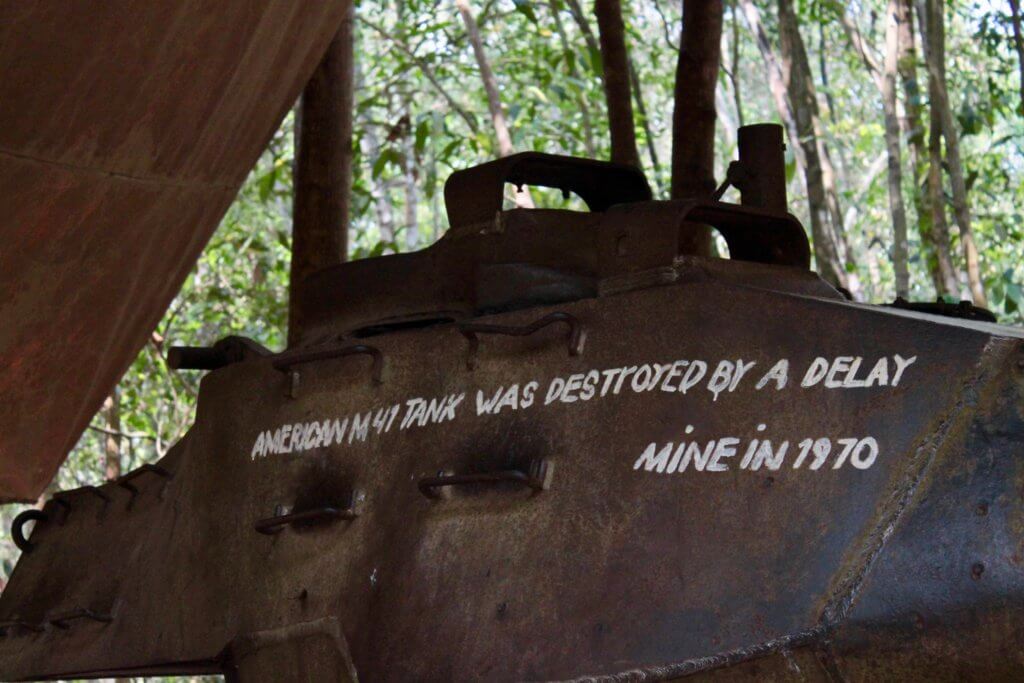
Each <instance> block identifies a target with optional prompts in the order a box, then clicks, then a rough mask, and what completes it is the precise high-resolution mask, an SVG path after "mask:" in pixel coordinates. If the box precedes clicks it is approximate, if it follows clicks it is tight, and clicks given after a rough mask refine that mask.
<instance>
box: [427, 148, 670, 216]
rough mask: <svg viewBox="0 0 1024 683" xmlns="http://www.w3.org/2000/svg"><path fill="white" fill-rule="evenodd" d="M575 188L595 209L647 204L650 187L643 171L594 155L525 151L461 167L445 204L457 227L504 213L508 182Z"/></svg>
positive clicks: (450, 178)
mask: <svg viewBox="0 0 1024 683" xmlns="http://www.w3.org/2000/svg"><path fill="white" fill-rule="evenodd" d="M506 182H508V183H512V184H513V185H516V186H521V185H535V186H540V187H552V188H557V189H560V190H562V192H566V191H570V190H571V191H572V192H575V193H576V194H577V195H579V196H580V198H582V199H583V201H584V202H586V204H587V207H589V208H590V210H591V211H605V210H606V209H608V207H610V206H612V205H614V204H624V203H629V202H646V201H650V199H651V188H650V186H649V185H648V184H647V179H646V178H645V177H644V174H643V171H641V170H639V169H638V168H635V167H634V166H629V165H625V164H616V163H611V162H608V161H595V160H593V159H579V158H575V157H566V156H559V155H555V154H543V153H541V152H521V153H519V154H513V155H511V156H507V157H503V158H501V159H496V160H494V161H489V162H487V163H485V164H480V165H479V166H474V167H473V168H467V169H464V170H462V171H456V172H455V173H452V174H451V175H450V176H448V180H447V181H446V182H445V184H444V204H445V208H446V209H447V211H448V224H449V225H450V226H451V227H452V228H456V229H457V228H459V227H460V226H468V225H473V224H475V223H479V222H482V221H490V220H493V219H494V215H495V214H496V213H497V212H499V211H501V207H502V198H503V196H504V189H505V183H506Z"/></svg>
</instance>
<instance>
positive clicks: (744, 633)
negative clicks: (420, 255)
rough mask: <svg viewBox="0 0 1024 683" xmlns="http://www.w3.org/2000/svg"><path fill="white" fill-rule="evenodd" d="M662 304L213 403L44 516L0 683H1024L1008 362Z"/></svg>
mask: <svg viewBox="0 0 1024 683" xmlns="http://www.w3.org/2000/svg"><path fill="white" fill-rule="evenodd" d="M660 273H661V274H660V280H659V284H658V285H657V286H650V283H649V282H646V281H645V280H644V279H643V278H640V279H637V280H636V283H635V284H634V285H633V286H625V287H621V288H620V289H619V290H617V291H615V292H614V293H612V292H606V293H604V294H601V295H598V296H595V297H593V298H588V299H583V300H578V301H566V302H563V303H560V304H557V305H554V306H547V307H534V308H529V309H525V310H519V311H514V312H508V313H502V314H498V315H493V316H487V317H485V318H477V319H474V320H472V321H471V322H472V325H478V324H479V323H481V322H486V323H488V324H490V325H501V326H506V327H511V328H513V329H518V330H519V331H522V330H523V329H525V328H530V324H531V323H534V322H536V321H545V320H547V321H549V322H550V324H548V325H545V326H542V327H539V328H538V329H536V331H534V332H533V333H531V334H523V335H520V336H512V335H508V334H499V333H495V332H498V331H500V329H498V330H496V329H493V328H492V329H487V328H480V327H476V328H474V327H473V326H472V325H467V324H466V321H463V322H462V324H461V331H460V325H459V324H444V325H436V326H432V327H426V328H422V329H408V330H402V331H395V332H391V333H388V334H380V335H377V336H373V337H370V338H366V339H362V340H358V341H359V342H360V343H361V344H362V345H363V346H365V347H368V349H364V350H362V351H358V352H353V353H350V354H347V355H344V356H340V357H336V358H329V357H327V358H325V357H324V356H327V355H330V354H327V353H324V354H320V356H319V359H317V360H307V358H308V357H309V354H308V353H307V356H306V357H299V356H296V351H292V352H289V354H290V355H285V356H283V357H273V356H263V357H261V356H259V355H258V354H256V355H253V356H251V357H249V358H247V359H246V360H244V361H243V362H237V363H234V364H231V365H229V366H227V367H224V368H222V369H219V370H216V371H215V372H212V373H211V374H209V375H208V376H207V377H206V378H205V379H204V381H203V383H202V391H201V396H200V404H199V410H198V415H197V419H196V425H195V426H194V427H193V429H192V430H191V431H190V433H189V434H188V436H187V437H186V439H185V440H184V441H183V442H182V443H180V444H179V445H178V446H177V447H176V448H175V449H174V450H173V451H172V453H171V454H170V455H168V457H167V458H166V459H165V460H164V461H163V462H162V463H161V467H162V468H164V469H163V470H162V471H159V472H157V471H150V472H146V473H143V474H141V475H140V476H138V477H135V478H134V479H132V480H131V482H129V483H132V484H134V488H135V489H136V491H134V492H133V491H132V490H130V488H126V487H124V486H119V485H117V484H109V485H107V486H104V487H102V488H101V489H100V492H101V493H103V496H100V495H97V492H96V491H92V490H78V491H72V492H66V493H65V494H63V500H64V501H65V504H61V503H58V502H51V503H49V504H48V506H47V508H46V511H47V513H48V514H49V515H50V518H49V520H48V521H46V522H42V523H39V524H38V525H37V527H36V528H35V529H34V530H33V531H32V534H31V537H30V539H29V541H30V542H31V544H32V545H33V546H34V548H33V549H32V551H31V552H29V553H26V554H25V555H24V556H23V557H22V559H21V561H20V562H19V565H18V567H17V569H16V570H15V572H14V575H13V576H12V579H11V582H10V585H9V586H8V588H7V590H6V591H5V592H4V593H3V595H2V597H0V618H2V619H4V620H7V621H6V622H5V628H4V634H5V635H4V637H3V638H0V675H2V676H3V677H4V678H10V679H30V678H37V677H43V676H49V677H60V676H69V675H71V674H93V675H98V674H100V673H111V672H119V671H120V672H124V671H132V672H174V671H182V670H191V671H202V670H206V671H224V672H227V673H229V674H230V675H232V676H237V677H238V678H240V679H242V680H325V679H332V678H333V679H338V680H346V679H351V678H354V677H355V676H356V675H358V676H359V677H360V678H362V680H364V681H378V680H380V681H407V680H467V681H468V680H482V679H486V680H510V681H512V680H566V679H578V678H587V679H602V678H606V677H607V678H615V679H617V680H618V679H621V680H668V679H673V678H678V677H683V676H687V675H703V676H707V677H712V678H719V677H725V678H731V677H755V678H770V677H775V678H777V679H798V678H804V679H809V680H836V679H839V680H864V679H878V678H888V679H893V680H896V679H901V680H902V679H906V678H927V679H930V680H934V679H947V680H953V679H957V680H963V679H975V680H993V679H999V678H1011V677H1019V676H1021V675H1022V674H1024V619H1022V618H1021V617H1022V616H1024V615H1022V612H1024V566H1022V563H1021V561H1022V557H1024V502H1022V495H1024V460H1022V458H1021V457H1020V455H1019V454H1020V453H1021V443H1020V442H1021V439H1022V437H1024V423H1022V415H1021V405H1022V404H1021V390H1022V381H1024V371H1022V367H1024V349H1022V347H1021V340H1020V335H1019V333H1018V332H1016V331H1014V330H1010V329H1008V328H1001V327H997V326H994V325H986V324H978V323H967V322H959V321H950V320H943V319H939V318H936V317H932V316H923V315H917V314H914V313H909V312H902V311H895V310H891V309H880V308H872V307H867V306H859V305H855V304H850V303H847V302H844V301H841V300H838V299H836V298H829V297H828V296H827V292H826V290H827V288H824V287H822V286H820V283H818V282H817V280H816V278H815V277H814V276H813V275H811V274H809V273H806V272H805V271H798V270H795V269H791V268H780V267H772V266H762V265H755V264H748V263H740V262H719V261H702V260H698V259H686V260H683V261H681V262H678V263H677V264H676V266H675V267H674V268H672V269H670V270H665V269H662V270H661V271H660ZM766 282H771V283H773V284H771V285H770V286H768V285H766V284H765V283H766ZM641 283H643V284H641ZM552 314H563V315H558V316H555V317H554V318H550V317H548V316H551V315H552ZM474 330H476V331H474ZM505 331H506V332H507V331H509V330H505ZM332 345H333V346H332ZM351 345H352V340H347V341H341V342H324V344H323V345H322V346H320V347H317V348H320V349H321V350H328V351H329V350H330V349H331V348H336V349H337V348H347V347H349V346H351ZM298 351H300V352H301V351H303V350H302V349H299V350H298ZM305 351H306V352H308V351H309V349H306V350H305ZM781 361H786V363H785V364H783V363H781ZM701 364H704V370H703V371H701ZM275 365H276V366H277V367H275ZM374 368H376V370H379V377H378V379H379V381H375V372H374ZM738 368H743V370H742V373H741V374H739V376H738V373H739V372H740V371H739V370H738ZM595 373H596V378H595ZM416 399H420V400H422V401H423V404H422V410H421V409H420V405H421V404H420V403H419V402H417V400H416ZM313 425H316V426H313ZM296 433H298V434H299V436H297V437H296V436H294V435H295V434H296ZM755 441H756V442H755ZM768 441H770V442H771V443H770V445H767V446H766V445H765V444H766V443H767V442H768ZM712 442H713V443H712ZM681 443H682V444H685V446H684V447H683V448H680V444H681ZM709 444H711V445H709ZM752 444H753V445H752ZM784 444H785V446H783V445H784ZM691 446H692V447H691ZM453 475H455V476H454V478H453ZM105 498H106V499H105ZM296 513H301V515H300V517H298V518H289V517H282V516H283V515H287V514H296ZM255 527H259V528H260V529H261V530H262V531H263V532H266V533H259V532H258V531H257V530H256V528H255ZM78 608H87V609H88V610H91V616H89V615H87V616H81V617H79V618H76V619H74V620H70V621H65V622H64V623H58V624H54V623H52V621H53V618H54V615H58V616H59V615H61V614H63V613H67V611H68V610H74V609H78ZM97 616H100V617H104V619H97V618H95V617H97ZM106 617H109V620H107V619H106ZM58 621H60V620H59V619H58ZM37 628H38V629H40V630H38V631H37V630H36V629H37Z"/></svg>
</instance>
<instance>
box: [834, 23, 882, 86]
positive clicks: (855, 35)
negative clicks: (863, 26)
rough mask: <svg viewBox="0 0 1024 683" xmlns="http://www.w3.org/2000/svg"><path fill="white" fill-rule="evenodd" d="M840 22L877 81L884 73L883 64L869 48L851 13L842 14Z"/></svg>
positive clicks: (851, 43)
mask: <svg viewBox="0 0 1024 683" xmlns="http://www.w3.org/2000/svg"><path fill="white" fill-rule="evenodd" d="M840 23H842V25H843V30H845V31H846V37H847V39H849V41H850V45H851V46H852V47H853V49H854V50H855V51H856V52H857V54H858V55H859V56H860V58H861V60H862V61H863V62H864V66H866V67H867V68H868V71H870V72H871V77H872V78H874V79H875V81H877V80H878V79H879V77H880V76H881V74H882V65H881V64H879V63H878V57H876V56H875V55H873V54H872V53H871V51H870V50H869V49H868V46H867V45H866V44H865V43H864V38H863V36H861V34H860V29H859V28H857V25H856V24H855V23H853V19H851V18H850V15H848V14H847V13H846V12H843V13H842V14H840Z"/></svg>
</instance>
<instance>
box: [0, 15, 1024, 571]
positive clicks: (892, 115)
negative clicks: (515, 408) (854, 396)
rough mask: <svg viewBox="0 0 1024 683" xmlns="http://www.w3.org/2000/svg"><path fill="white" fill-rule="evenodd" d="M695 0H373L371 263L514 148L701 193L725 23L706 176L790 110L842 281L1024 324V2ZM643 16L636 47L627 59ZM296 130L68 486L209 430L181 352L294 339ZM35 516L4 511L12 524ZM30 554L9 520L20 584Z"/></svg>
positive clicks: (265, 162) (362, 191) (361, 212)
mask: <svg viewBox="0 0 1024 683" xmlns="http://www.w3.org/2000/svg"><path fill="white" fill-rule="evenodd" d="M685 4H686V5H687V6H688V10H690V12H691V14H693V8H692V6H695V5H699V6H700V9H699V10H697V12H696V16H695V17H693V16H690V15H688V21H694V22H708V21H710V22H711V25H710V26H709V27H708V26H704V25H701V26H700V30H699V31H697V32H696V34H697V36H696V38H694V33H695V32H694V31H693V30H692V28H693V25H691V31H690V38H687V37H686V34H685V32H683V35H682V36H681V27H682V26H683V7H684V3H683V2H680V1H679V0H675V1H671V0H621V2H620V1H619V0H598V2H597V3H596V5H597V7H596V10H597V11H595V7H593V6H590V5H583V4H582V3H581V2H580V0H538V1H534V2H531V1H529V0H454V1H453V2H452V3H450V4H449V3H447V2H444V1H442V2H438V1H437V0H362V1H361V2H359V3H357V6H356V9H355V18H354V22H353V24H352V26H353V36H354V45H355V47H354V51H355V55H356V57H355V69H354V90H353V92H354V114H353V122H352V133H353V148H352V152H353V155H354V156H353V165H352V189H351V199H350V206H349V228H348V240H347V252H348V254H347V256H348V258H349V259H359V258H367V257H371V256H377V255H381V254H387V253H395V252H404V251H412V250H416V249H421V248H423V247H425V246H427V245H429V244H430V243H432V242H433V241H435V240H436V239H438V238H439V237H440V236H441V235H442V234H443V233H444V231H445V229H446V228H447V224H446V215H445V210H444V204H443V197H442V192H441V190H442V188H443V184H444V180H445V178H446V177H447V176H448V175H449V174H450V173H451V172H452V171H454V170H458V169H462V168H467V167H469V166H472V165H474V164H478V163H481V162H483V161H487V160H490V159H493V158H495V157H498V156H503V155H506V154H509V153H511V152H513V151H526V150H536V151H543V152H550V153H558V154H570V155H575V156H586V157H593V158H602V159H607V158H615V159H617V160H620V161H625V162H627V163H638V164H639V165H640V166H641V168H642V169H643V170H644V172H645V173H646V174H647V177H648V179H649V181H650V183H651V186H652V188H653V190H654V192H655V195H656V197H658V198H668V197H669V196H679V194H680V192H681V191H682V190H681V188H680V185H681V184H683V183H682V181H681V177H683V174H681V173H680V168H682V167H681V166H680V164H681V162H684V161H685V160H681V158H680V155H679V151H678V150H679V146H680V145H681V144H683V143H684V142H685V141H686V135H687V133H688V131H689V128H687V129H685V130H682V131H679V132H677V135H676V136H675V137H676V146H677V149H676V153H675V154H674V153H673V108H674V103H675V102H676V95H677V94H678V95H679V96H680V97H684V98H685V97H688V96H689V94H688V91H687V88H688V87H690V86H691V85H693V83H692V81H691V82H687V81H685V79H684V82H681V83H680V82H677V78H676V71H677V70H676V66H677V63H685V56H686V54H687V52H688V50H689V52H690V53H694V52H696V53H698V54H699V52H700V50H702V49H704V50H706V49H707V45H706V44H700V41H704V42H705V43H706V40H707V38H708V37H709V36H710V37H712V38H716V37H718V31H719V30H720V50H721V51H720V64H719V68H718V69H717V70H714V71H712V72H711V74H710V75H709V76H707V78H706V80H707V83H706V84H705V85H706V86H707V85H710V88H708V87H705V88H704V89H703V93H698V95H697V96H698V97H704V98H706V99H707V100H708V104H710V102H712V101H713V103H714V108H715V110H716V111H717V123H716V125H715V128H714V138H713V142H714V146H713V169H708V173H709V174H710V175H708V174H705V176H707V177H699V178H696V181H699V182H703V183H704V184H705V185H706V184H707V183H708V182H710V181H711V180H713V179H717V180H718V181H721V179H722V178H723V177H724V171H725V168H726V167H727V165H728V163H729V161H730V160H732V159H734V158H735V155H736V146H735V143H736V128H737V127H738V126H740V125H743V124H749V123H754V122H778V123H782V124H783V125H784V126H785V128H786V131H787V156H786V160H787V178H788V190H789V197H790V210H791V211H792V212H793V213H794V214H796V215H797V217H798V218H800V220H801V221H803V223H804V225H805V226H807V228H808V232H809V236H810V237H811V239H812V244H813V251H814V258H815V267H816V269H817V270H818V271H819V272H821V274H822V276H823V277H825V279H827V280H829V281H830V282H832V283H833V284H836V285H837V286H841V287H843V288H845V289H847V290H848V291H849V292H850V293H851V294H852V296H853V297H854V298H855V299H857V300H860V301H868V302H874V303H887V302H892V301H893V300H894V298H896V297H897V296H901V297H903V298H907V299H910V300H918V301H934V300H935V299H936V297H939V298H942V299H944V300H947V301H951V302H956V301H960V300H968V301H972V302H973V303H975V304H977V305H981V306H985V307H987V308H989V309H990V310H992V311H993V313H995V314H996V315H997V316H998V318H999V320H1000V322H1003V323H1007V324H1020V323H1021V322H1024V313H1022V310H1024V288H1022V285H1024V263H1022V254H1024V239H1022V234H1021V231H1022V228H1021V209H1020V207H1018V205H1017V202H1018V200H1019V199H1020V198H1022V197H1024V155H1022V145H1024V135H1022V133H1024V38H1022V35H1021V17H1020V9H1019V0H992V1H983V0H955V1H949V2H942V1H941V0H860V1H854V2H849V3H847V2H840V1H838V0H724V1H723V0H707V2H706V3H696V2H693V0H688V1H687V2H686V3H685ZM708 8H710V9H711V11H712V14H713V16H710V18H709V17H708V16H707V15H706V14H705V12H704V10H706V9H708ZM619 16H621V20H622V21H621V24H620V25H619V26H620V28H621V29H622V30H621V34H620V35H619V38H621V40H620V41H619V44H620V45H624V47H625V52H624V53H623V52H622V51H619V52H618V53H616V52H615V51H614V49H613V50H612V51H611V52H609V45H608V43H607V41H608V39H609V32H611V36H612V38H615V35H614V33H615V30H616V25H617V20H618V17H619ZM719 17H720V25H718V22H719ZM687 40H690V41H691V44H690V45H687V44H686V41H687ZM694 40H697V43H693V42H692V41H694ZM681 41H683V47H684V49H683V52H684V61H683V62H680V44H681ZM613 47H614V46H613ZM681 73H682V72H681ZM699 77H700V74H696V75H695V76H694V78H697V79H698V80H699ZM695 87H698V88H699V87H700V84H699V83H697V85H696V86H695ZM295 121H296V116H295V112H294V111H293V112H292V113H291V114H289V115H288V116H287V117H286V119H285V120H284V122H283V123H282V125H281V127H280V129H279V130H278V131H277V132H276V134H275V135H274V137H273V139H272V140H271V141H270V144H269V145H268V146H267V149H266V150H265V152H264V153H263V155H262V156H261V158H260V160H259V162H258V163H257V165H256V167H255V168H254V169H253V170H252V172H251V174H250V176H249V178H248V180H247V181H246V183H245V185H244V186H243V188H242V190H241V191H240V192H239V194H238V197H237V198H236V200H235V202H234V204H233V205H232V206H231V208H230V210H229V211H228V213H227V215H226V216H225V217H224V219H223V221H222V222H221V225H220V227H219V229H218V230H217V232H216V234H215V235H214V237H213V238H212V240H211V241H210V243H209V244H208V245H207V247H206V249H205V251H204V252H203V254H202V257H201V258H200V259H199V261H198V262H197V263H196V265H195V267H194V269H193V271H192V273H191V274H190V275H189V277H188V279H187V281H186V283H185V285H184V287H183V288H182V290H181V292H180V293H179V294H178V296H177V297H176V298H175V299H174V301H173V303H172V304H171V306H170V307H169V308H168V310H167V312H166V314H165V315H164V318H163V320H162V321H161V322H160V324H159V325H158V326H157V328H156V329H155V330H154V331H153V332H152V335H151V337H150V339H149V341H148V343H147V344H146V346H145V347H144V348H143V349H142V351H141V352H140V354H139V356H138V358H137V359H136V360H135V362H134V363H133V364H132V366H131V368H130V369H129V370H128V372H127V373H126V374H125V375H124V377H123V378H122V379H121V382H120V383H119V385H118V387H117V388H116V390H115V391H114V392H113V393H112V395H111V396H110V398H109V399H108V400H107V402H106V403H105V404H104V407H103V409H101V410H100V411H99V412H98V413H97V414H96V416H95V417H94V418H93V420H92V423H91V425H90V427H89V428H88V429H87V430H86V431H85V433H84V434H83V435H82V437H81V439H80V441H79V443H78V444H77V446H76V447H75V448H74V450H73V451H72V453H71V454H70V457H69V458H68V460H67V462H66V463H65V465H64V466H63V467H62V469H61V471H60V473H59V475H58V477H57V478H56V480H55V481H54V482H53V484H52V485H51V487H50V491H48V494H49V493H50V492H52V491H54V490H61V489H67V488H75V487H78V486H83V485H86V484H96V483H100V482H101V481H103V480H104V479H110V478H114V477H117V476H118V475H119V474H120V473H121V472H124V471H128V470H129V469H132V468H135V467H138V466H139V465H141V464H143V463H146V462H153V461H155V460H157V459H159V458H160V457H161V456H162V455H163V454H164V453H165V452H166V450H167V449H168V447H169V446H170V445H172V444H173V443H174V442H175V441H176V440H177V439H179V438H180V437H181V436H182V435H183V434H184V432H185V431H186V430H187V429H188V428H189V426H190V425H191V423H192V419H193V416H194V410H195V402H196V395H197V392H198V381H199V377H198V375H197V373H171V372H169V371H168V369H167V367H166V364H165V362H164V356H165V354H166V349H167V348H168V347H169V346H170V345H172V344H189V345H208V344H212V343H213V342H214V341H216V340H217V339H219V338H221V337H224V336H227V335H229V334H239V335H244V336H247V337H251V338H253V339H256V340H258V341H260V342H261V343H263V344H264V345H266V346H268V347H270V348H273V349H280V348H283V346H284V345H285V342H286V338H287V327H288V292H289V273H290V268H291V257H292V249H291V247H292V208H293V204H292V198H293V184H292V177H293V167H294V162H295V149H296V144H295ZM697 128H699V122H698V125H697ZM709 132H710V131H709ZM709 139H710V138H709ZM709 151H710V150H709ZM674 165H675V166H676V173H675V174H673V166H674ZM673 175H675V176H676V177H675V178H673ZM684 189H685V188H684ZM727 198H728V196H727ZM510 199H515V198H514V197H510ZM534 200H535V201H537V202H538V204H543V205H545V206H563V205H565V206H571V205H572V204H571V201H572V200H563V199H562V198H561V197H560V195H556V194H554V193H551V194H534ZM717 248H718V249H719V253H723V252H724V244H722V243H717ZM48 494H47V496H48ZM17 512H18V510H17V509H16V508H11V507H7V508H4V509H2V510H0V523H2V524H3V528H5V529H6V528H9V526H10V521H11V518H12V517H13V516H14V514H16V513H17ZM16 559H17V550H16V549H15V548H14V547H13V545H12V544H10V543H9V540H8V537H7V536H6V535H5V536H4V540H2V541H0V563H2V565H3V566H2V571H0V580H5V579H6V576H8V575H9V573H10V571H11V570H12V569H13V566H14V563H15V561H16ZM0 587H2V585H0Z"/></svg>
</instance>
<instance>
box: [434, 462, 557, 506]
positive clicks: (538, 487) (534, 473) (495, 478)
mask: <svg viewBox="0 0 1024 683" xmlns="http://www.w3.org/2000/svg"><path fill="white" fill-rule="evenodd" d="M554 473H555V468H554V465H553V464H552V463H550V462H548V461H547V460H543V459H541V460H532V461H530V465H529V467H527V469H526V471H525V472H524V471H523V470H498V471H496V472H473V473H468V474H439V475H437V476H435V477H422V478H420V480H419V481H418V482H416V486H417V487H418V488H419V490H420V493H422V494H423V495H424V496H426V497H427V498H439V497H440V494H439V493H438V492H437V489H439V488H443V487H445V486H464V485H466V484H496V483H499V482H513V483H517V484H522V485H524V486H529V487H530V488H531V489H533V490H534V491H547V490H548V489H549V488H551V479H552V477H553V476H554Z"/></svg>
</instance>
